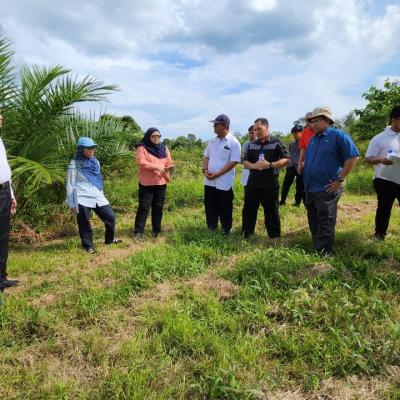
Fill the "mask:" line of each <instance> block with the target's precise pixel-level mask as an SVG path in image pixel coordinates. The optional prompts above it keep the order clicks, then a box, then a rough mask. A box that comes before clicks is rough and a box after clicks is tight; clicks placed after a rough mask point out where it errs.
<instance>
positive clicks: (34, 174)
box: [9, 157, 64, 197]
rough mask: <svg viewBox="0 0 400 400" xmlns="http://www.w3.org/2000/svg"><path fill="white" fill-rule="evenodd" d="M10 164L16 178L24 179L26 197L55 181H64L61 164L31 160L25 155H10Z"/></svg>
mask: <svg viewBox="0 0 400 400" xmlns="http://www.w3.org/2000/svg"><path fill="white" fill-rule="evenodd" d="M9 162H10V166H11V168H12V170H13V178H14V179H15V180H17V181H18V180H20V179H21V178H22V179H23V181H24V192H25V193H24V194H25V197H27V196H28V195H31V194H33V193H35V192H36V191H38V190H39V189H41V188H42V187H43V186H49V185H51V184H53V183H55V182H63V181H64V175H63V170H62V169H61V168H59V167H60V166H55V165H49V166H46V165H44V164H43V163H40V162H36V161H33V160H29V159H27V158H24V157H10V159H9Z"/></svg>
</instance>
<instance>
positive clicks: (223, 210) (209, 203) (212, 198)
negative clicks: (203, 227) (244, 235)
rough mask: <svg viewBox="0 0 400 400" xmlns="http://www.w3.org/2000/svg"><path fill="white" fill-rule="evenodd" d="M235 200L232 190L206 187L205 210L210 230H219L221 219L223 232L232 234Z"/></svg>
mask: <svg viewBox="0 0 400 400" xmlns="http://www.w3.org/2000/svg"><path fill="white" fill-rule="evenodd" d="M233 198H234V195H233V190H232V188H231V189H229V190H220V189H217V188H215V187H212V186H208V185H205V186H204V208H205V212H206V222H207V227H208V228H209V229H211V230H215V229H217V227H218V219H219V220H220V222H221V226H222V230H223V231H224V232H230V230H231V229H232V212H233Z"/></svg>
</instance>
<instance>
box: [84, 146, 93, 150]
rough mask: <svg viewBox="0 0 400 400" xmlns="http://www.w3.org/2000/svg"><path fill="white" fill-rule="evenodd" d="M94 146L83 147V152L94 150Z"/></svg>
mask: <svg viewBox="0 0 400 400" xmlns="http://www.w3.org/2000/svg"><path fill="white" fill-rule="evenodd" d="M94 149H95V146H90V147H85V150H94Z"/></svg>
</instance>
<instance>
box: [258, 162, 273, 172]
mask: <svg viewBox="0 0 400 400" xmlns="http://www.w3.org/2000/svg"><path fill="white" fill-rule="evenodd" d="M269 168H271V163H270V162H269V161H267V160H258V161H257V162H256V169H259V170H262V169H269Z"/></svg>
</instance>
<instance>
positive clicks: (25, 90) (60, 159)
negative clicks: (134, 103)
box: [0, 31, 127, 205]
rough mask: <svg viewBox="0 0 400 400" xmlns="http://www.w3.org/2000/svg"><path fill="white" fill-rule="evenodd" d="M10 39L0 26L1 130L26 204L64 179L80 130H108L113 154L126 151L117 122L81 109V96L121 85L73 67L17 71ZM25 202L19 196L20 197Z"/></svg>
mask: <svg viewBox="0 0 400 400" xmlns="http://www.w3.org/2000/svg"><path fill="white" fill-rule="evenodd" d="M12 60H13V51H12V48H11V43H10V41H9V40H8V39H7V38H6V37H5V36H4V34H3V32H1V31H0V107H1V109H2V113H3V114H4V117H5V124H4V130H3V133H2V136H3V138H4V140H5V142H6V145H7V150H8V153H9V161H10V165H11V168H12V170H13V179H14V182H15V183H14V184H16V185H17V186H18V194H19V196H20V197H21V198H22V205H24V204H26V203H27V202H29V199H30V198H31V196H32V194H34V193H37V192H38V191H40V190H43V189H46V188H48V187H49V186H50V185H54V184H59V183H61V184H62V183H63V182H64V179H65V166H66V164H67V162H68V158H69V156H70V155H71V151H72V146H71V143H72V141H74V140H75V139H76V137H77V136H79V135H82V134H85V135H86V136H92V134H93V135H95V136H96V138H97V139H98V140H99V139H100V137H102V136H104V138H105V139H106V141H105V143H106V146H108V148H107V151H104V153H105V154H107V155H108V156H109V157H110V156H111V157H113V156H116V155H121V154H126V151H127V149H126V148H125V147H124V146H123V144H121V143H118V135H116V134H115V133H116V132H117V131H118V129H121V130H122V127H119V126H118V124H116V123H114V124H112V123H111V124H110V123H109V124H108V130H107V129H105V122H106V121H104V123H101V124H100V125H99V126H97V123H96V122H95V121H93V120H90V119H89V120H87V119H85V117H83V116H82V115H80V114H79V113H77V111H76V109H74V106H75V105H76V104H77V103H79V102H84V101H91V102H100V101H104V100H106V96H107V94H109V93H110V92H112V91H114V90H117V89H118V88H117V87H116V86H115V85H106V84H104V83H103V82H102V81H99V80H97V79H95V78H93V77H91V76H86V77H84V78H79V77H78V76H72V75H71V71H70V70H69V69H67V68H65V67H62V66H59V65H56V66H52V67H39V66H31V67H27V66H24V67H22V69H21V71H20V73H19V74H18V75H17V74H16V73H15V68H14V66H13V64H12ZM20 203H21V202H20Z"/></svg>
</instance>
